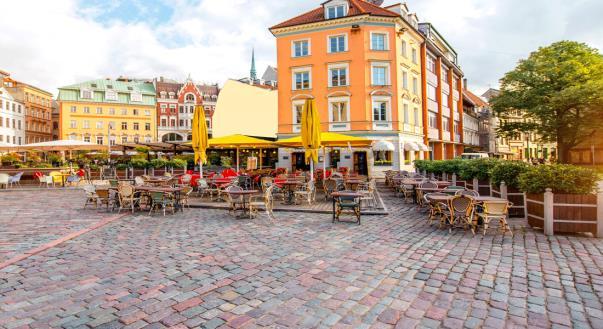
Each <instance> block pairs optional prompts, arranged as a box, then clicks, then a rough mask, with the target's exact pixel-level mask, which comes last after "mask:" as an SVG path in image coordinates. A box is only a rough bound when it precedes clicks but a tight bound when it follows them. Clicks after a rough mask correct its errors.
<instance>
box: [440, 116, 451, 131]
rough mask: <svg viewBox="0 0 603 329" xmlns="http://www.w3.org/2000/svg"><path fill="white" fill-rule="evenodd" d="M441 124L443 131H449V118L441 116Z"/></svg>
mask: <svg viewBox="0 0 603 329" xmlns="http://www.w3.org/2000/svg"><path fill="white" fill-rule="evenodd" d="M442 126H443V128H444V131H450V119H449V118H447V117H442Z"/></svg>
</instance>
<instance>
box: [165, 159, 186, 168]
mask: <svg viewBox="0 0 603 329" xmlns="http://www.w3.org/2000/svg"><path fill="white" fill-rule="evenodd" d="M169 165H170V167H172V168H184V167H185V166H186V165H187V161H186V160H184V159H172V161H170V163H169Z"/></svg>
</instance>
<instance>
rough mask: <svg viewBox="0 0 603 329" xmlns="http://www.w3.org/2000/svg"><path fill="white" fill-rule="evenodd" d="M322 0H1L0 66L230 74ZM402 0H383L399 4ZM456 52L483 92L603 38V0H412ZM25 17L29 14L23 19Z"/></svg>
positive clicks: (76, 73) (29, 72) (77, 77)
mask: <svg viewBox="0 0 603 329" xmlns="http://www.w3.org/2000/svg"><path fill="white" fill-rule="evenodd" d="M321 2H323V0H303V1H302V0H112V1H107V0H52V1H50V0H19V1H5V2H4V3H3V7H2V8H3V11H4V12H6V13H10V14H9V15H4V16H3V18H2V20H0V31H2V33H0V44H1V45H2V51H0V69H2V70H5V71H9V72H11V73H12V75H13V76H14V77H15V78H16V79H20V80H23V81H28V82H30V83H32V84H35V85H38V86H40V87H42V88H46V89H48V90H49V91H52V92H54V93H56V89H57V88H58V87H60V86H64V85H69V84H73V83H77V82H81V81H83V80H87V79H96V78H105V77H112V78H115V77H118V76H120V75H127V76H131V77H142V78H152V77H157V76H164V77H169V78H173V79H181V80H182V79H185V78H186V77H187V76H188V74H191V76H192V77H193V79H195V80H197V81H198V82H207V83H220V84H221V83H224V81H226V80H227V79H229V78H241V77H244V76H247V75H248V73H249V66H250V56H251V49H252V48H255V50H256V59H257V67H258V71H259V72H260V73H261V72H263V70H264V68H265V67H266V66H267V65H276V49H275V44H276V42H275V39H274V37H273V36H272V35H271V34H270V32H269V31H268V28H269V27H270V26H272V25H275V24H277V23H279V22H281V21H283V20H286V19H288V18H291V17H293V16H296V15H299V14H301V13H303V12H305V11H308V10H310V9H313V8H316V7H318V6H319V5H320V3H321ZM395 2H398V1H397V0H386V2H385V3H386V4H393V3H395ZM407 3H408V6H409V7H410V10H411V11H414V12H416V13H417V14H418V17H419V19H420V21H424V22H430V23H432V24H434V26H435V27H436V29H437V30H438V31H439V32H440V33H442V34H443V35H444V37H445V38H446V40H447V41H448V42H449V43H450V44H451V45H452V46H453V47H454V48H455V50H456V51H457V52H458V54H459V63H460V66H461V68H462V69H463V71H464V73H465V76H466V77H467V78H468V79H469V87H470V88H471V89H473V90H474V91H476V92H478V93H480V92H483V91H484V90H486V89H487V88H488V87H497V85H498V79H499V78H500V77H502V75H503V74H504V73H505V72H507V71H509V70H511V69H513V67H514V66H515V65H516V63H517V61H518V60H519V59H521V58H525V57H527V56H528V55H529V53H530V52H531V51H533V50H535V49H537V48H538V47H539V46H545V45H548V44H550V43H552V42H555V41H559V40H566V39H569V40H577V41H581V42H586V43H588V44H589V45H591V46H593V47H596V48H599V49H602V48H603V38H602V37H601V35H603V20H601V18H600V14H601V13H603V1H601V0H574V1H567V0H529V1H526V0H488V1H486V0H455V1H450V0H407ZM25 22H26V23H25Z"/></svg>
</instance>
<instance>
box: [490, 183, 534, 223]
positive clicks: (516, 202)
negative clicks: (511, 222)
mask: <svg viewBox="0 0 603 329" xmlns="http://www.w3.org/2000/svg"><path fill="white" fill-rule="evenodd" d="M490 189H491V191H492V196H493V197H497V198H502V197H503V195H502V193H501V190H500V186H496V185H492V186H490ZM524 196H525V194H524V193H523V192H521V191H520V190H518V189H516V188H514V187H507V200H509V201H510V202H512V203H513V207H511V208H510V209H509V216H510V217H515V218H519V217H521V218H525V217H526V213H525V209H524V208H525V207H524V204H525V200H524V199H525V197H524Z"/></svg>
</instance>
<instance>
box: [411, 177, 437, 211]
mask: <svg viewBox="0 0 603 329" xmlns="http://www.w3.org/2000/svg"><path fill="white" fill-rule="evenodd" d="M419 187H420V188H438V184H436V183H434V182H429V181H427V182H423V183H421V185H419ZM416 193H417V200H419V206H420V207H425V206H426V204H425V203H424V202H423V201H425V198H423V192H421V190H417V191H416Z"/></svg>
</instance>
